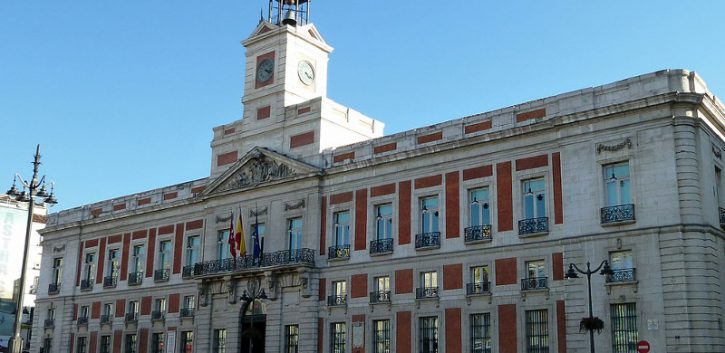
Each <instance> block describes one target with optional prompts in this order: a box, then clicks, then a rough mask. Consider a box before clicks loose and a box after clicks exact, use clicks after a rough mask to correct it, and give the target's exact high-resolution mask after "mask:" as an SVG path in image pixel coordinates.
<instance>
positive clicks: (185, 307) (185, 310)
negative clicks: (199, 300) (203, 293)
mask: <svg viewBox="0 0 725 353" xmlns="http://www.w3.org/2000/svg"><path fill="white" fill-rule="evenodd" d="M195 308H196V297H195V296H193V295H185V296H184V300H183V302H182V307H181V313H180V316H181V317H194V309H195Z"/></svg>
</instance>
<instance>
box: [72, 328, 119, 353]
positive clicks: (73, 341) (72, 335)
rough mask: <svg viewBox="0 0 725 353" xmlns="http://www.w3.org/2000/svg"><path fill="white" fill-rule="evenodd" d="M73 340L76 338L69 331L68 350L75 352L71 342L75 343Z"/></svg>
mask: <svg viewBox="0 0 725 353" xmlns="http://www.w3.org/2000/svg"><path fill="white" fill-rule="evenodd" d="M75 340H76V338H75V335H74V334H72V333H71V334H70V349H69V350H68V351H69V352H75V351H74V350H73V343H75ZM113 353H116V352H113Z"/></svg>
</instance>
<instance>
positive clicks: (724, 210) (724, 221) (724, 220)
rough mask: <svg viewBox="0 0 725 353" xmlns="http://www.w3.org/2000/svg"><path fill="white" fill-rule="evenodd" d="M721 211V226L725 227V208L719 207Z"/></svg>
mask: <svg viewBox="0 0 725 353" xmlns="http://www.w3.org/2000/svg"><path fill="white" fill-rule="evenodd" d="M718 209H719V211H720V227H721V228H725V208H722V207H719V208H718Z"/></svg>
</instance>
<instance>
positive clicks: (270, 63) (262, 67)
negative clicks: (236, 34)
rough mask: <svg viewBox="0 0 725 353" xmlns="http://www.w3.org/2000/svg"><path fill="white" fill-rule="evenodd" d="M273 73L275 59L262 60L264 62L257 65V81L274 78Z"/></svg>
mask: <svg viewBox="0 0 725 353" xmlns="http://www.w3.org/2000/svg"><path fill="white" fill-rule="evenodd" d="M272 74H274V60H273V59H264V60H262V62H261V63H259V65H258V66H257V81H259V82H267V81H269V79H271V78H272Z"/></svg>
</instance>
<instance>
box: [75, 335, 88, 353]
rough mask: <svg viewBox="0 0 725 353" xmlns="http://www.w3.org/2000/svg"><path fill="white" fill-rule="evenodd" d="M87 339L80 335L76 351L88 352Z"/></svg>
mask: <svg viewBox="0 0 725 353" xmlns="http://www.w3.org/2000/svg"><path fill="white" fill-rule="evenodd" d="M86 344H87V341H86V338H85V337H78V346H77V348H76V353H86V352H87V346H86Z"/></svg>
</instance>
